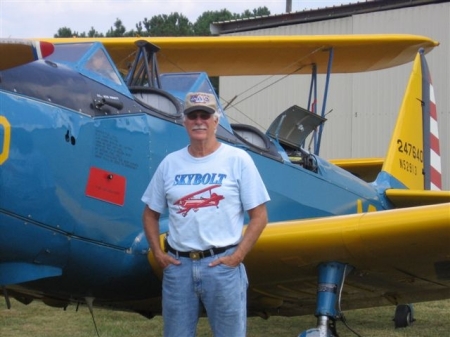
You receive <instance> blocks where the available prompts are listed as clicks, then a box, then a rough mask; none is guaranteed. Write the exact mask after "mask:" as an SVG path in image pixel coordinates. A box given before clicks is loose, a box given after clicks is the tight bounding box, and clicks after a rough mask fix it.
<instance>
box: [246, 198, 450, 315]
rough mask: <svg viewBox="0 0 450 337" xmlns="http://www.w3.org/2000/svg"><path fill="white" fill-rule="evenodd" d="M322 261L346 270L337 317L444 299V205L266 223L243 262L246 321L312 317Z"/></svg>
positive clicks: (449, 239) (448, 274) (447, 277)
mask: <svg viewBox="0 0 450 337" xmlns="http://www.w3.org/2000/svg"><path fill="white" fill-rule="evenodd" d="M330 261H338V262H341V263H344V264H348V265H349V266H351V267H352V271H351V272H350V273H349V274H348V276H347V278H346V280H345V285H344V287H343V292H342V309H343V310H345V309H356V308H364V307H373V306H382V305H389V304H400V303H411V302H420V301H429V300H437V299H444V298H450V204H449V203H447V204H441V205H433V206H423V207H415V208H404V209H397V210H389V211H382V212H373V213H361V214H355V215H348V216H339V217H329V218H321V219H312V220H298V221H290V222H280V223H272V224H269V225H268V226H267V228H266V229H265V231H264V232H263V234H262V236H261V237H260V239H259V240H258V242H257V244H256V245H255V247H254V248H253V250H252V251H251V252H250V253H249V255H248V256H247V257H246V260H245V264H246V267H247V271H248V275H249V282H250V293H249V314H250V315H261V316H267V315H282V316H294V315H303V314H312V313H314V310H315V308H316V294H317V283H318V282H317V275H318V271H317V266H318V265H319V264H321V263H325V262H330Z"/></svg>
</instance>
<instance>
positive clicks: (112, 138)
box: [0, 35, 450, 337]
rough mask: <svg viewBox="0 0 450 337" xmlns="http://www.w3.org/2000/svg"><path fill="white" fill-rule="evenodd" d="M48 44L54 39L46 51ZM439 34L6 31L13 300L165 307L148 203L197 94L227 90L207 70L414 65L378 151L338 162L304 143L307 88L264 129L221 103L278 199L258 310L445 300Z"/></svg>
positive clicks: (449, 228) (2, 208)
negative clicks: (385, 143) (46, 35)
mask: <svg viewBox="0 0 450 337" xmlns="http://www.w3.org/2000/svg"><path fill="white" fill-rule="evenodd" d="M39 43H43V44H44V45H45V46H46V48H45V50H47V52H45V53H41V54H39V53H36V46H37V44H39ZM49 44H50V45H49ZM437 45H438V43H437V42H435V41H433V40H432V39H429V38H427V37H422V36H413V35H349V36H333V35H331V36H330V35H327V36H251V37H250V36H249V37H245V36H226V37H187V38H110V39H95V38H93V39H42V40H33V41H32V43H30V42H27V41H23V42H22V43H21V42H20V41H12V40H8V39H2V40H0V102H1V104H0V182H1V183H0V186H1V193H0V233H1V235H0V285H1V286H2V289H3V296H4V298H5V300H6V304H7V306H9V305H10V304H9V303H10V302H9V301H10V298H15V299H17V300H19V301H20V302H22V303H30V302H31V301H33V300H41V301H43V302H44V303H46V304H48V305H51V306H55V307H62V308H65V307H67V306H68V305H69V304H71V303H82V304H84V303H85V304H87V305H88V306H89V307H90V308H92V307H106V308H111V309H118V310H129V311H133V312H136V313H139V314H142V315H144V316H145V317H149V318H151V317H154V316H155V315H159V314H161V270H159V268H158V266H157V265H156V264H155V263H154V260H153V257H152V254H151V248H152V247H149V244H148V243H147V241H146V239H145V236H144V234H143V229H142V223H141V214H142V209H143V206H144V205H143V204H142V203H141V202H140V198H141V196H142V194H143V192H144V189H145V187H146V186H147V183H148V181H149V180H150V178H151V176H152V174H153V173H154V172H155V169H156V167H157V166H158V164H159V163H160V161H161V160H162V159H163V158H164V156H165V155H166V154H167V153H169V152H172V151H174V150H177V149H179V148H181V147H183V146H186V144H187V142H188V139H187V135H186V132H185V130H184V127H183V125H182V110H183V103H182V102H183V99H184V97H185V95H186V93H188V92H190V91H204V92H210V93H214V94H216V92H215V90H214V88H213V86H212V84H211V82H210V80H209V76H227V75H261V74H265V75H273V74H291V73H296V74H311V75H312V78H314V76H316V75H317V74H326V75H327V77H329V76H330V75H332V73H351V72H364V71H374V70H378V69H384V68H387V67H394V66H397V65H401V64H405V63H409V62H412V64H413V70H412V73H411V77H410V79H409V82H408V84H407V86H406V91H405V95H404V99H403V103H402V105H401V107H400V111H399V115H398V119H397V125H396V127H395V129H394V132H393V135H392V139H391V143H390V146H389V148H388V149H387V155H386V159H385V160H384V161H383V162H382V163H380V162H378V161H375V162H371V161H370V160H364V159H363V160H360V161H358V160H342V161H340V162H336V164H337V165H335V164H333V163H331V162H329V161H327V160H325V159H324V158H321V157H320V156H319V155H317V154H315V153H312V152H310V151H308V150H306V149H305V148H304V146H303V145H304V144H305V142H306V141H307V139H308V137H314V138H315V139H319V140H320V137H319V135H320V134H318V132H319V133H320V130H321V126H322V125H323V123H324V122H325V118H324V116H322V115H320V114H318V113H316V112H312V111H311V110H313V109H312V108H311V104H312V103H311V102H314V101H315V99H316V98H315V97H311V96H313V95H312V94H310V98H311V99H310V101H309V102H308V104H305V105H302V104H301V103H300V102H299V105H294V106H292V107H286V110H285V111H281V112H280V114H279V115H278V116H275V119H274V122H273V123H272V125H271V126H270V127H269V128H268V130H267V131H265V132H263V131H261V130H259V129H256V128H255V127H253V126H250V125H244V124H232V123H230V122H229V120H228V119H227V116H226V111H225V110H224V109H223V108H222V107H220V109H221V114H222V116H221V118H220V125H219V127H218V130H217V137H218V138H219V140H220V141H221V142H224V143H227V144H231V145H233V146H237V147H240V148H242V149H245V150H246V151H248V153H249V154H250V155H251V156H252V158H253V160H254V161H255V163H256V165H257V167H258V169H259V171H260V173H261V175H262V177H263V180H264V182H265V184H266V186H267V189H268V191H269V194H270V197H271V201H270V202H269V203H268V204H267V208H268V214H269V219H270V223H269V224H268V226H267V228H266V229H265V231H264V232H263V234H262V236H261V237H260V239H259V240H258V242H257V244H256V245H255V247H254V249H253V250H252V252H251V253H250V254H249V255H248V256H247V258H246V261H245V264H246V266H247V272H248V275H249V281H250V284H249V296H248V314H249V316H260V317H264V318H268V317H270V316H272V315H282V316H296V315H306V314H314V315H315V316H316V317H317V326H316V327H313V328H312V329H310V330H308V331H305V332H303V333H302V334H301V336H310V337H311V336H312V337H314V336H319V335H320V336H335V335H337V332H336V324H335V323H336V321H339V319H341V318H342V315H341V314H342V311H343V310H350V309H355V308H365V307H372V306H385V305H394V306H396V312H395V326H396V327H401V326H406V325H408V324H409V323H410V322H411V318H412V316H413V315H412V309H411V307H410V305H409V303H413V302H419V301H430V300H437V299H445V298H450V245H449V242H450V212H449V207H450V192H449V191H442V190H441V189H442V183H441V175H442V172H441V168H440V152H439V151H440V150H439V135H438V132H437V129H438V128H437V123H438V122H437V114H436V102H435V99H434V91H433V86H432V83H431V76H430V74H429V70H428V66H427V64H426V60H425V54H426V53H428V52H430V51H431V50H432V49H433V48H434V47H436V46H437ZM19 47H20V48H19ZM24 55H26V56H24ZM11 60H13V61H11ZM11 62H12V63H11ZM330 65H332V68H331V67H330ZM330 69H332V71H331V70H330ZM327 83H328V82H327ZM325 87H326V89H327V90H328V85H327V84H326V85H325ZM302 106H303V107H302ZM316 136H317V137H316ZM369 173H370V174H369ZM215 191H217V192H216V193H217V195H218V196H219V195H220V187H217V188H215ZM211 196H212V194H211ZM213 200H214V201H213ZM192 202H194V201H193V200H184V201H180V204H183V203H184V205H187V204H188V203H192ZM197 202H198V200H197V201H195V202H194V203H197ZM209 202H213V203H214V204H215V203H217V204H215V205H216V206H217V205H218V203H219V198H218V197H215V198H213V199H212V200H210V201H209ZM191 205H192V204H191ZM196 207H197V208H198V212H201V211H202V209H201V208H199V205H198V204H197V206H196ZM192 214H193V213H192V212H191V213H188V210H186V213H185V214H182V215H181V216H186V217H189V216H191V215H192ZM167 221H168V218H167V214H163V215H162V216H161V240H163V237H164V235H165V234H166V231H167ZM244 230H245V229H244Z"/></svg>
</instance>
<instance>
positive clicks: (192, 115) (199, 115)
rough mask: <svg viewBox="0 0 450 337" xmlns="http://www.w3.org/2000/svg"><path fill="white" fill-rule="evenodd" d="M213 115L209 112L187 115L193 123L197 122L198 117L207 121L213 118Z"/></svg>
mask: <svg viewBox="0 0 450 337" xmlns="http://www.w3.org/2000/svg"><path fill="white" fill-rule="evenodd" d="M211 115H212V114H209V113H207V112H197V113H193V112H191V113H190V114H187V115H186V117H187V119H190V120H191V121H195V120H196V119H197V118H198V117H200V119H202V120H204V121H206V120H208V119H210V118H211Z"/></svg>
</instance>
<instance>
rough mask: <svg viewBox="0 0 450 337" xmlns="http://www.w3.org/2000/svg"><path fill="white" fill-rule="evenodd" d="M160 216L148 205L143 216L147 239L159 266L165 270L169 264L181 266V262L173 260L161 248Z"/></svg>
mask: <svg viewBox="0 0 450 337" xmlns="http://www.w3.org/2000/svg"><path fill="white" fill-rule="evenodd" d="M160 216H161V214H160V213H158V212H155V211H154V210H152V209H150V208H149V207H148V206H147V205H146V206H145V208H144V213H143V214H142V222H143V225H144V233H145V237H146V238H147V241H148V243H149V244H150V248H151V251H152V253H153V255H154V256H155V259H156V261H157V262H158V264H159V265H160V266H161V267H162V268H165V267H167V266H168V265H169V264H180V262H179V261H178V260H176V259H174V258H172V257H171V256H170V255H167V254H166V253H165V252H164V251H163V249H162V247H161V242H160V241H159V217H160Z"/></svg>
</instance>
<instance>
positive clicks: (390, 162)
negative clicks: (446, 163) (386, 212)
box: [376, 50, 442, 191]
mask: <svg viewBox="0 0 450 337" xmlns="http://www.w3.org/2000/svg"><path fill="white" fill-rule="evenodd" d="M424 54H425V53H424V52H423V51H422V50H421V51H419V53H418V54H417V56H416V58H415V60H414V65H413V71H412V73H411V76H410V79H409V83H408V86H407V88H406V92H405V95H404V97H403V102H402V105H401V108H400V112H399V116H398V119H397V124H396V126H395V129H394V132H393V135H392V139H391V142H390V145H389V150H388V153H387V156H386V159H385V161H384V163H383V166H382V170H381V173H380V174H379V175H378V177H377V180H376V183H377V184H378V185H383V186H386V185H387V186H388V188H394V189H409V190H434V191H440V190H441V189H442V177H441V174H442V173H441V156H440V149H439V134H438V122H437V111H436V102H435V97H434V90H433V85H432V83H431V77H430V72H429V70H428V65H427V62H426V60H425V55H424Z"/></svg>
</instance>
